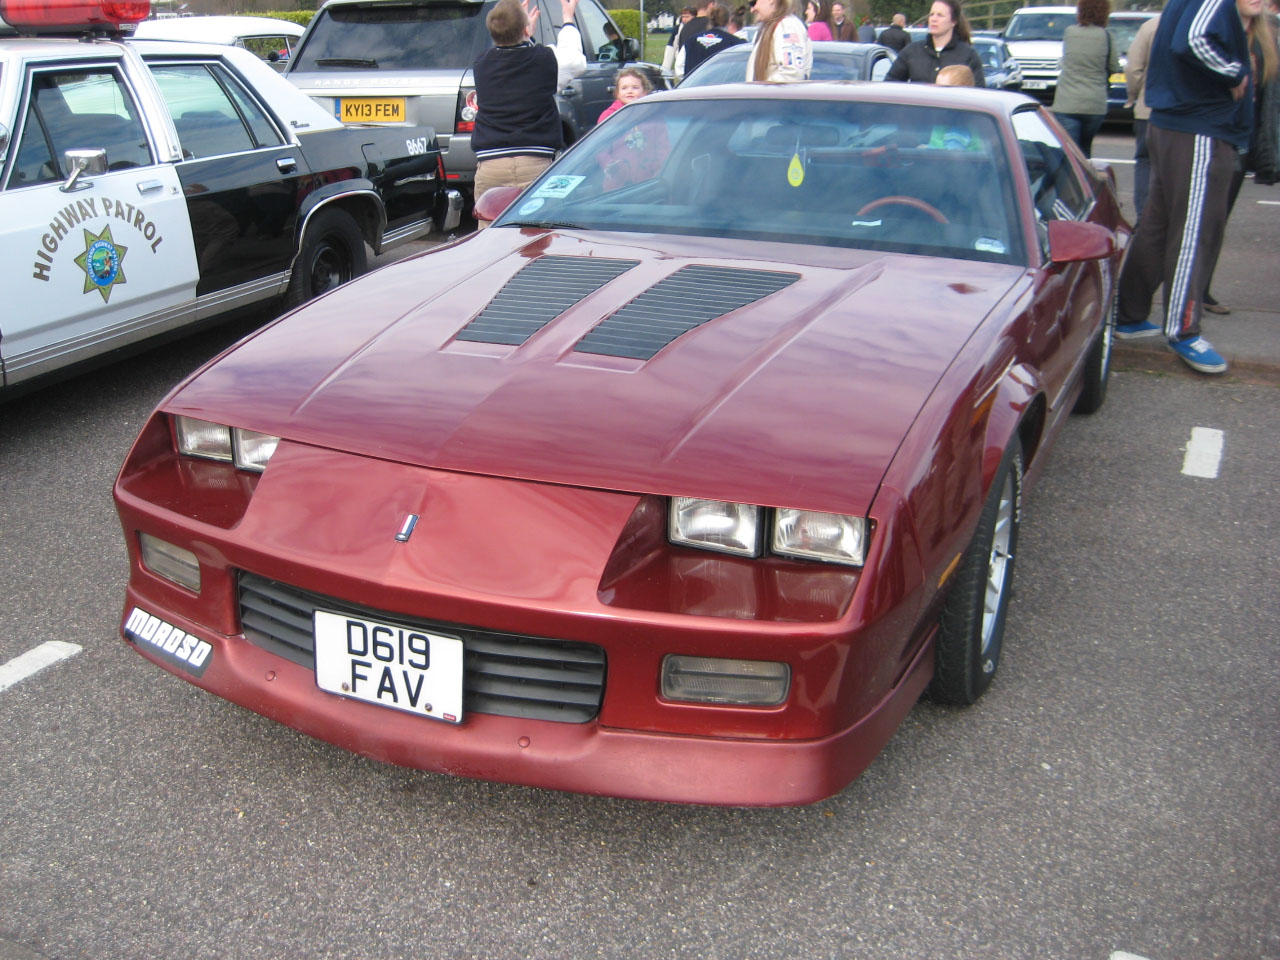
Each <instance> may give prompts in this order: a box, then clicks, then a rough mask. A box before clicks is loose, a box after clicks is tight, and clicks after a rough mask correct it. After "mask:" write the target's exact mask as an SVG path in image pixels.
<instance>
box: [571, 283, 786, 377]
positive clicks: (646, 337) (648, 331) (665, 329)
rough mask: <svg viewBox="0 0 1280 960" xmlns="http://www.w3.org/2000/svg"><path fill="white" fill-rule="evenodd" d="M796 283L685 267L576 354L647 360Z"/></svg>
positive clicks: (608, 322) (607, 322) (598, 330)
mask: <svg viewBox="0 0 1280 960" xmlns="http://www.w3.org/2000/svg"><path fill="white" fill-rule="evenodd" d="M799 279H800V277H799V276H798V275H797V274H794V273H774V272H772V271H767V270H742V269H739V268H736V267H711V266H705V265H695V266H691V267H683V268H681V269H680V270H677V271H676V272H675V273H673V274H672V275H671V276H669V277H667V278H666V279H665V280H662V281H660V282H658V283H657V284H655V285H654V286H652V287H650V288H649V289H648V290H646V291H645V292H644V293H642V294H640V296H638V297H636V298H635V299H634V300H632V301H631V302H630V303H628V304H627V305H626V306H624V307H623V308H622V309H621V310H619V311H617V312H616V313H614V314H613V315H612V316H610V317H606V318H605V319H604V320H602V321H601V322H600V323H599V324H598V325H597V326H596V327H595V328H594V329H593V330H592V331H591V332H590V333H588V334H587V335H586V336H585V337H583V338H582V339H581V340H579V341H578V344H577V346H576V347H574V349H575V350H576V351H578V352H579V353H595V354H603V355H605V356H610V357H631V358H633V359H636V360H649V359H651V358H652V357H653V355H654V354H656V353H657V352H658V351H659V350H661V349H662V348H663V347H665V346H666V345H667V344H669V343H671V342H672V341H673V340H675V339H676V338H677V337H679V336H681V335H682V334H685V333H688V332H689V331H690V330H693V329H694V328H696V327H699V326H701V325H702V324H704V323H707V322H708V321H711V320H715V319H716V318H717V317H722V316H724V315H725V314H726V313H731V312H732V311H734V310H737V309H739V308H740V307H745V306H746V305H747V304H749V303H754V302H755V301H757V300H760V299H763V298H764V297H767V296H769V294H771V293H777V292H778V291H779V290H782V289H784V288H786V287H789V286H790V285H791V284H793V283H795V282H796V281H797V280H799Z"/></svg>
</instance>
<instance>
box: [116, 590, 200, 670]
mask: <svg viewBox="0 0 1280 960" xmlns="http://www.w3.org/2000/svg"><path fill="white" fill-rule="evenodd" d="M124 635H125V636H126V637H128V638H129V639H130V640H132V641H133V642H134V643H136V644H138V645H140V646H142V645H145V646H146V647H147V649H149V650H150V651H151V652H152V653H154V654H155V655H156V656H158V657H160V659H161V660H164V661H165V662H167V663H172V664H173V665H174V666H176V667H180V668H181V669H183V670H185V671H186V672H187V673H189V674H191V675H192V676H194V677H198V676H201V675H202V674H203V673H204V671H205V667H207V666H209V661H210V660H212V659H213V647H212V646H210V645H209V643H208V642H207V641H204V640H201V639H200V638H199V637H196V636H193V635H192V634H189V633H186V632H185V631H182V630H179V629H178V628H177V627H175V626H174V625H173V624H171V623H165V622H164V621H163V620H161V619H160V618H159V617H153V616H152V615H151V614H149V613H147V611H145V610H143V609H142V608H141V607H134V608H133V609H132V610H130V611H129V617H128V619H127V620H125V622H124Z"/></svg>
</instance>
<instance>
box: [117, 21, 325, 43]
mask: <svg viewBox="0 0 1280 960" xmlns="http://www.w3.org/2000/svg"><path fill="white" fill-rule="evenodd" d="M302 33H303V28H302V27H301V26H300V25H298V24H296V23H292V22H290V21H288V20H279V19H277V18H275V17H168V18H166V19H164V20H144V21H143V22H142V23H140V24H138V26H137V29H135V30H134V33H133V35H134V37H136V38H137V39H139V40H150V39H160V40H196V41H201V40H202V41H204V42H205V43H232V42H234V41H235V40H236V39H238V38H240V37H274V36H289V37H300V36H302Z"/></svg>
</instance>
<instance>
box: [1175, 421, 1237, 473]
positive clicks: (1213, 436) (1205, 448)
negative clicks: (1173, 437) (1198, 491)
mask: <svg viewBox="0 0 1280 960" xmlns="http://www.w3.org/2000/svg"><path fill="white" fill-rule="evenodd" d="M1225 437H1226V434H1225V433H1223V432H1222V431H1221V430H1215V429H1213V428H1212V427H1192V428H1191V439H1190V440H1188V441H1187V453H1186V456H1184V457H1183V458H1182V472H1183V473H1185V474H1186V475H1187V476H1188V477H1204V479H1206V480H1216V479H1217V478H1218V468H1219V467H1220V466H1221V465H1222V442H1223V439H1224V438H1225Z"/></svg>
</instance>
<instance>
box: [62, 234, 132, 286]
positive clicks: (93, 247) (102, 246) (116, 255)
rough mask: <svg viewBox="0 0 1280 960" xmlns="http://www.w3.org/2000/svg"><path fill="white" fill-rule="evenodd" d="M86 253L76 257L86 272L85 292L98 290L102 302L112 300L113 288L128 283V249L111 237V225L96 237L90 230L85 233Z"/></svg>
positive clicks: (79, 265)
mask: <svg viewBox="0 0 1280 960" xmlns="http://www.w3.org/2000/svg"><path fill="white" fill-rule="evenodd" d="M84 243H85V250H84V253H82V254H80V256H78V257H76V261H75V262H76V266H78V267H79V268H80V269H81V270H83V271H84V292H85V293H88V292H89V291H90V290H97V291H98V292H99V293H100V294H102V302H103V303H107V302H108V301H109V300H110V299H111V288H112V287H113V286H115V285H116V284H117V283H126V282H127V281H126V280H125V276H124V255H125V254H126V253H128V252H129V248H128V247H124V246H121V245H120V244H118V243H116V242H115V240H114V239H113V238H112V236H111V225H110V224H108V225H107V226H105V227H103V228H102V233H100V234H98V235H97V236H96V237H95V236H94V235H93V234H92V233H90V232H89V231H88V230H86V231H85V232H84Z"/></svg>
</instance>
